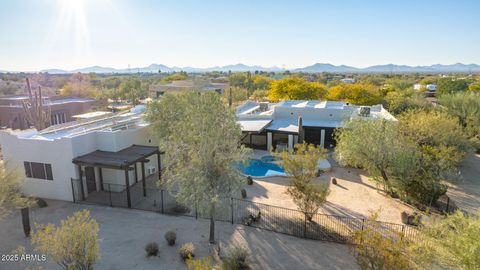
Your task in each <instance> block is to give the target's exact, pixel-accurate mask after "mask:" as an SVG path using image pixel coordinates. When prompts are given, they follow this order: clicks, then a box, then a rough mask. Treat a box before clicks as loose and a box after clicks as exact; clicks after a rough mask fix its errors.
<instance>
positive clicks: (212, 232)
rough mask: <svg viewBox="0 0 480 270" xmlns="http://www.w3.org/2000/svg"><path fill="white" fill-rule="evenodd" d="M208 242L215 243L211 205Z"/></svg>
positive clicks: (213, 210)
mask: <svg viewBox="0 0 480 270" xmlns="http://www.w3.org/2000/svg"><path fill="white" fill-rule="evenodd" d="M208 241H209V242H210V244H215V206H212V208H211V210H210V237H209V240H208Z"/></svg>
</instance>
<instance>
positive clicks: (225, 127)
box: [147, 92, 248, 242]
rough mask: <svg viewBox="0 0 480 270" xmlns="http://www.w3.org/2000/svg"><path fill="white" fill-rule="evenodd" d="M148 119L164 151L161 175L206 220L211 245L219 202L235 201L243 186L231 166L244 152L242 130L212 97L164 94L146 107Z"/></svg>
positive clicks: (231, 111)
mask: <svg viewBox="0 0 480 270" xmlns="http://www.w3.org/2000/svg"><path fill="white" fill-rule="evenodd" d="M147 120H148V121H149V122H150V123H151V130H152V132H153V134H155V135H156V136H157V137H158V138H159V140H160V147H161V149H162V150H164V151H165V153H166V154H165V155H166V156H165V161H166V170H165V173H164V174H163V177H164V179H166V181H167V185H168V186H169V187H173V185H176V186H178V193H177V196H176V198H177V200H178V201H179V202H180V203H182V204H184V205H194V206H196V207H197V209H198V211H199V212H200V213H201V214H202V213H203V214H207V215H208V216H209V218H210V237H209V239H210V242H214V241H215V237H214V233H215V216H216V214H215V213H216V211H217V208H219V209H221V207H222V206H224V204H222V203H221V201H222V199H223V198H227V197H230V196H237V195H238V194H239V192H240V187H241V185H242V183H243V181H244V177H242V176H241V175H240V174H239V172H238V171H237V170H236V169H235V168H233V166H232V164H234V163H236V162H243V161H244V160H245V158H246V154H247V153H248V151H247V149H246V148H244V147H243V146H240V145H239V141H240V139H241V134H242V132H241V129H240V126H239V124H238V123H237V122H236V116H235V113H234V111H233V110H232V109H228V108H227V107H226V106H225V105H224V103H223V102H222V101H221V99H220V96H219V95H218V94H216V93H212V92H202V93H196V92H188V93H181V94H177V95H172V94H167V95H165V96H164V97H163V98H162V100H160V101H158V102H155V103H151V104H149V105H148V110H147Z"/></svg>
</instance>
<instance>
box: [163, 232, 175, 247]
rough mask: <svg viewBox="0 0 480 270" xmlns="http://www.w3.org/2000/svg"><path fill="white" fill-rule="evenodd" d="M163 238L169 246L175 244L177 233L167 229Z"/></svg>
mask: <svg viewBox="0 0 480 270" xmlns="http://www.w3.org/2000/svg"><path fill="white" fill-rule="evenodd" d="M165 240H167V243H168V245H169V246H173V245H175V240H177V234H176V233H175V232H172V231H168V232H166V233H165Z"/></svg>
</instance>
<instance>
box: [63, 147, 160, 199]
mask: <svg viewBox="0 0 480 270" xmlns="http://www.w3.org/2000/svg"><path fill="white" fill-rule="evenodd" d="M163 153H164V152H161V151H160V150H159V149H158V147H156V146H146V145H132V146H130V147H127V148H125V149H122V150H120V151H117V152H109V151H101V150H97V151H93V152H91V153H88V154H85V155H82V156H78V157H76V158H74V159H73V160H72V163H74V164H75V165H76V166H77V170H78V180H77V181H76V182H75V181H74V180H75V179H72V192H73V196H74V199H78V200H82V201H86V199H87V197H91V199H95V197H100V198H101V196H104V197H105V196H109V197H110V198H109V200H110V203H112V194H114V195H115V197H119V196H120V197H119V198H121V199H120V201H119V202H118V204H123V203H125V204H126V207H129V208H131V207H132V192H133V193H135V192H137V193H141V194H142V195H143V197H147V190H152V189H151V186H150V187H147V182H151V183H153V182H155V181H154V180H150V181H147V175H146V170H145V164H147V163H149V162H150V160H149V157H151V156H153V155H156V158H157V166H156V167H153V166H151V167H150V168H149V174H150V175H155V176H157V175H158V176H157V177H158V179H159V180H161V170H160V168H161V154H163ZM138 163H140V175H141V179H139V174H138ZM105 169H107V170H109V171H110V174H112V172H111V171H112V170H119V171H123V172H124V175H125V177H124V182H123V183H122V182H118V179H117V177H116V173H113V178H114V182H113V183H112V181H111V180H110V181H109V182H107V183H104V170H105ZM131 171H133V172H134V176H133V179H131V176H130V172H131ZM122 178H123V177H122ZM150 179H151V177H150ZM74 182H75V183H76V185H77V189H78V191H77V192H78V193H80V194H75V191H76V190H77V189H76V188H75V187H74ZM140 182H141V188H139V184H140ZM78 187H79V188H78ZM134 187H135V189H134V190H133V191H132V188H134ZM102 194H103V195H102ZM122 194H124V195H125V196H123V195H122ZM76 195H79V196H76ZM123 198H124V199H123ZM123 200H124V201H125V202H122V201H123Z"/></svg>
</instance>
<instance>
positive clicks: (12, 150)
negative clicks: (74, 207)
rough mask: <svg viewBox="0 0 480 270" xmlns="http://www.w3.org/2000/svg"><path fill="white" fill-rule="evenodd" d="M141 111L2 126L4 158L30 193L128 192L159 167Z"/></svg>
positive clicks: (51, 196)
mask: <svg viewBox="0 0 480 270" xmlns="http://www.w3.org/2000/svg"><path fill="white" fill-rule="evenodd" d="M142 115H143V110H142V108H140V107H135V108H133V109H132V110H130V111H128V112H121V113H114V114H100V115H98V116H96V117H89V118H87V119H81V120H79V121H74V122H69V123H65V124H60V125H54V126H51V127H49V128H47V129H45V130H42V131H37V130H35V129H30V130H5V131H1V132H0V145H1V148H2V153H3V158H4V159H5V161H6V164H7V166H9V167H10V168H14V169H15V168H16V169H17V170H19V172H20V173H21V174H22V175H24V176H25V183H24V186H23V192H24V193H25V194H28V195H31V196H35V197H41V198H48V199H57V200H64V201H74V198H75V197H77V198H85V197H88V196H89V195H90V193H92V192H95V191H100V190H101V191H105V190H110V191H115V192H121V191H124V190H127V191H129V190H128V189H129V187H130V186H132V185H134V184H135V183H138V182H140V181H142V180H143V179H145V177H148V175H150V174H154V173H156V172H158V168H159V166H160V159H161V158H160V157H161V153H160V151H159V149H158V144H155V143H154V140H153V138H151V135H150V134H149V132H148V130H147V126H148V123H146V122H145V121H144V120H143V119H142ZM142 168H143V170H142ZM142 172H143V174H142ZM78 179H81V182H80V181H79V180H78ZM74 180H76V181H74ZM80 183H82V184H81V185H80ZM143 183H145V181H143ZM75 185H77V186H75ZM75 192H76V194H74V193H75ZM79 193H80V194H79Z"/></svg>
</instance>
